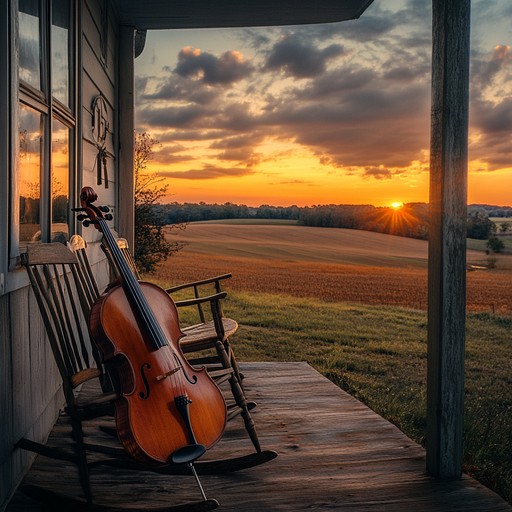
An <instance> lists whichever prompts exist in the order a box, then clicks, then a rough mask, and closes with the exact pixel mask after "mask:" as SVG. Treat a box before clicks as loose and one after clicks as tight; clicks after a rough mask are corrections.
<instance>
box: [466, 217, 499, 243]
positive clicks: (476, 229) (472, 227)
mask: <svg viewBox="0 0 512 512" xmlns="http://www.w3.org/2000/svg"><path fill="white" fill-rule="evenodd" d="M495 231H496V224H494V222H493V221H492V220H490V219H489V217H487V215H486V214H485V213H482V212H479V211H476V212H474V213H472V214H470V215H469V217H468V222H467V237H468V238H476V239H477V240H485V239H487V238H489V237H490V236H491V234H492V233H494V232H495Z"/></svg>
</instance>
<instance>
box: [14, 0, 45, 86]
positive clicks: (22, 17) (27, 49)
mask: <svg viewBox="0 0 512 512" xmlns="http://www.w3.org/2000/svg"><path fill="white" fill-rule="evenodd" d="M19 76H20V79H21V80H24V81H25V82H27V83H28V84H30V85H31V86H32V87H35V88H36V89H41V34H40V28H39V1H38V0H19Z"/></svg>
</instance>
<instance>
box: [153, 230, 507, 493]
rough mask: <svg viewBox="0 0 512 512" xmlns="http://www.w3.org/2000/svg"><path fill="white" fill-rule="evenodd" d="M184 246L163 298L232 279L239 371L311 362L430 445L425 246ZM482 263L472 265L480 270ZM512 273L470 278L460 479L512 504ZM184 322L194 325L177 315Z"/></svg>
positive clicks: (249, 237)
mask: <svg viewBox="0 0 512 512" xmlns="http://www.w3.org/2000/svg"><path fill="white" fill-rule="evenodd" d="M172 234H173V239H175V238H174V232H173V233H172ZM179 239H181V240H182V241H186V242H187V246H186V248H185V249H183V251H181V252H180V253H179V254H178V255H176V256H174V257H173V258H171V259H170V260H168V261H167V262H166V264H165V265H162V266H161V267H160V268H159V270H158V272H157V274H156V275H155V276H152V278H151V280H154V281H156V282H158V283H159V284H161V285H163V286H165V285H173V284H178V283H182V282H185V281H191V280H194V279H201V278H204V277H209V276H211V275H214V274H222V273H226V272H232V273H233V279H231V280H230V281H229V284H228V285H227V289H228V290H229V296H228V300H227V301H226V304H225V307H224V309H225V312H226V313H227V314H228V315H229V316H231V317H233V318H235V319H236V320H238V321H239V323H240V328H239V330H238V332H237V334H236V335H235V337H234V339H233V343H234V346H235V347H236V348H235V350H236V353H237V355H238V357H239V359H240V360H245V361H307V362H309V363H310V364H311V365H313V366H314V367H315V368H316V369H317V370H319V371H320V372H321V373H323V374H324V375H326V376H327V377H328V378H329V379H330V380H332V381H333V382H334V383H336V384H337V385H339V386H340V387H341V388H343V389H345V390H346V391H348V392H349V393H350V394H352V395H353V396H355V397H356V398H358V399H359V400H361V401H362V402H364V403H366V404H367V405H369V406H370V407H371V408H372V409H374V410H375V411H377V412H378V413H379V414H381V415H382V416H384V417H385V418H386V419H388V420H390V421H392V422H393V423H395V424H396V425H398V426H399V427H400V428H401V429H402V430H403V431H404V432H405V433H406V434H407V435H409V436H410V437H412V438H414V439H415V440H416V441H418V442H424V437H425V425H426V361H427V347H426V337H427V317H426V313H425V311H424V310H425V309H426V302H427V268H426V267H427V244H426V242H422V241H418V240H411V239H405V238H398V237H390V236H388V235H380V234H377V233H368V232H358V231H349V230H337V229H324V228H303V227H300V226H284V225H280V226H279V225H274V226H258V225H251V226H249V225H245V226H241V225H234V224H229V225H228V224H214V223H213V224H212V223H209V224H197V225H194V224H191V225H189V226H188V227H187V229H186V231H185V232H183V233H180V236H179ZM485 257H486V256H485V253H482V252H477V251H471V252H469V254H468V259H469V261H472V262H474V263H479V262H481V260H484V259H485ZM509 261H510V256H504V257H500V266H501V267H502V269H501V270H496V269H495V270H481V271H480V270H478V271H473V272H468V274H467V278H468V310H469V314H468V322H467V350H466V398H465V440H466V441H465V455H464V464H465V466H464V470H465V471H466V472H468V473H470V474H472V475H474V476H476V477H477V478H478V479H479V480H481V481H482V482H483V483H484V484H486V485H488V486H489V487H491V488H492V489H494V490H495V491H497V492H498V493H500V494H501V495H502V496H503V497H505V498H506V499H507V500H509V501H511V500H512V459H511V457H512V451H511V450H510V446H511V445H512V438H511V435H512V430H511V429H510V424H511V423H512V401H511V400H512V399H511V397H512V378H511V375H510V368H511V364H512V363H511V362H512V343H511V336H510V332H511V327H512V325H511V322H512V316H511V314H512V271H511V270H505V269H504V267H505V268H506V267H507V265H509V263H508V262H509ZM509 268H510V267H509ZM179 298H184V297H179ZM357 303H359V304H357ZM397 306H400V307H397ZM492 313H500V314H492ZM180 321H181V322H183V324H185V325H186V324H190V323H195V322H197V319H196V318H193V317H192V316H190V313H189V314H188V315H187V313H186V312H185V311H183V310H180Z"/></svg>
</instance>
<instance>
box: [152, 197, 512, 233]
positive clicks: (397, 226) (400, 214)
mask: <svg viewBox="0 0 512 512" xmlns="http://www.w3.org/2000/svg"><path fill="white" fill-rule="evenodd" d="M153 208H154V212H153V213H154V215H155V216H156V217H158V218H160V219H161V222H162V224H167V225H175V224H186V223H189V222H197V221H207V220H221V219H283V220H295V221H297V223H298V224H301V225H304V226H315V227H329V228H346V229H360V230H366V231H376V232H380V233H387V234H392V235H398V236H406V237H411V238H419V239H423V240H426V239H428V223H429V221H428V205H427V204H426V203H406V204H404V205H402V206H401V207H400V208H397V209H395V208H389V207H378V206H373V205H350V204H328V205H314V206H305V207H299V206H296V205H293V206H272V205H267V204H264V205H261V206H258V207H253V206H246V205H243V204H235V203H230V202H227V203H223V204H217V203H213V204H212V203H205V202H200V203H178V202H173V203H169V204H156V205H154V206H153ZM498 213H499V214H500V215H497V214H498ZM490 216H493V217H494V216H496V217H512V208H511V207H496V206H492V205H469V207H468V220H467V235H468V238H476V239H480V240H487V239H489V238H490V237H491V236H493V235H494V234H495V233H496V230H497V227H496V224H495V223H494V222H493V221H491V220H490V218H489V217H490ZM505 228H506V222H504V223H503V228H502V229H501V232H502V233H503V232H506V229H505Z"/></svg>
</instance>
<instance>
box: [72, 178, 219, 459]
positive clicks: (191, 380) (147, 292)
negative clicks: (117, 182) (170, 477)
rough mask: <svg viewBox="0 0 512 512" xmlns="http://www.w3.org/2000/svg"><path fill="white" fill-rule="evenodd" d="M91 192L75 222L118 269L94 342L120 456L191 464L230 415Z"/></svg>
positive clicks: (164, 298) (93, 318) (95, 319)
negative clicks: (110, 392)
mask: <svg viewBox="0 0 512 512" xmlns="http://www.w3.org/2000/svg"><path fill="white" fill-rule="evenodd" d="M96 200H97V195H96V193H95V192H94V190H93V189H92V188H90V187H84V188H82V190H81V193H80V203H81V208H77V209H76V210H77V211H82V212H85V214H81V215H79V216H78V219H79V220H81V221H83V222H84V225H85V226H87V225H89V224H91V223H92V224H93V225H94V226H95V227H96V228H97V229H98V230H99V231H100V232H101V233H102V235H103V238H104V243H105V245H106V246H107V249H108V250H109V251H110V253H111V255H112V259H113V261H114V263H115V264H116V266H117V268H118V270H119V275H120V278H119V280H120V283H116V284H115V285H114V286H112V287H110V288H109V289H108V291H107V292H106V293H105V294H103V295H101V296H100V297H99V298H98V299H97V301H96V302H95V303H94V305H93V307H92V309H91V314H90V318H89V331H90V334H91V338H92V339H93V341H94V343H95V344H96V346H97V347H98V350H99V351H100V353H101V355H102V358H103V361H104V362H105V364H106V366H107V368H108V370H109V372H110V373H111V374H112V375H113V379H114V381H115V382H116V388H118V389H116V391H117V392H118V398H116V399H115V400H114V402H113V404H114V416H115V422H116V430H117V435H118V438H119V441H120V442H121V444H122V445H123V447H124V448H125V450H126V451H127V452H128V453H129V454H130V455H131V456H132V457H133V458H134V459H135V460H137V461H138V462H141V463H143V464H150V465H155V464H156V465H159V464H168V463H171V462H173V463H187V464H189V465H190V466H192V462H193V461H194V460H196V459H197V458H198V457H200V456H201V455H203V454H204V452H205V451H206V449H207V448H210V447H211V446H213V445H214V444H215V443H216V442H217V441H218V440H219V439H220V437H221V436H222V434H223V433H224V429H225V426H226V419H227V412H226V403H225V400H224V397H223V395H222V392H221V391H220V389H219V388H218V386H217V385H216V384H215V383H214V382H213V380H212V379H211V378H210V376H209V375H208V373H207V372H206V369H205V368H204V367H203V368H201V369H195V368H193V367H192V366H191V365H190V364H189V363H188V361H187V359H186V358H185V357H184V355H183V353H182V352H181V349H180V346H179V340H180V338H181V337H182V336H184V334H183V332H182V331H181V330H180V326H179V320H178V313H177V309H176V306H175V304H174V302H173V300H172V299H171V297H170V296H169V295H168V294H167V292H165V291H164V290H162V289H161V288H160V287H158V286H156V285H154V284H152V283H148V282H139V281H138V280H137V278H136V277H135V275H134V274H133V272H132V270H131V268H130V267H129V265H128V263H127V261H126V259H125V257H124V256H123V254H122V252H121V250H120V249H119V247H118V245H117V241H116V239H115V237H114V235H113V234H112V232H111V230H110V228H109V226H108V224H107V220H111V219H112V215H111V214H108V213H107V214H106V215H104V213H105V212H108V208H107V207H97V206H95V205H94V204H93V203H94V202H95V201H96Z"/></svg>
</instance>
